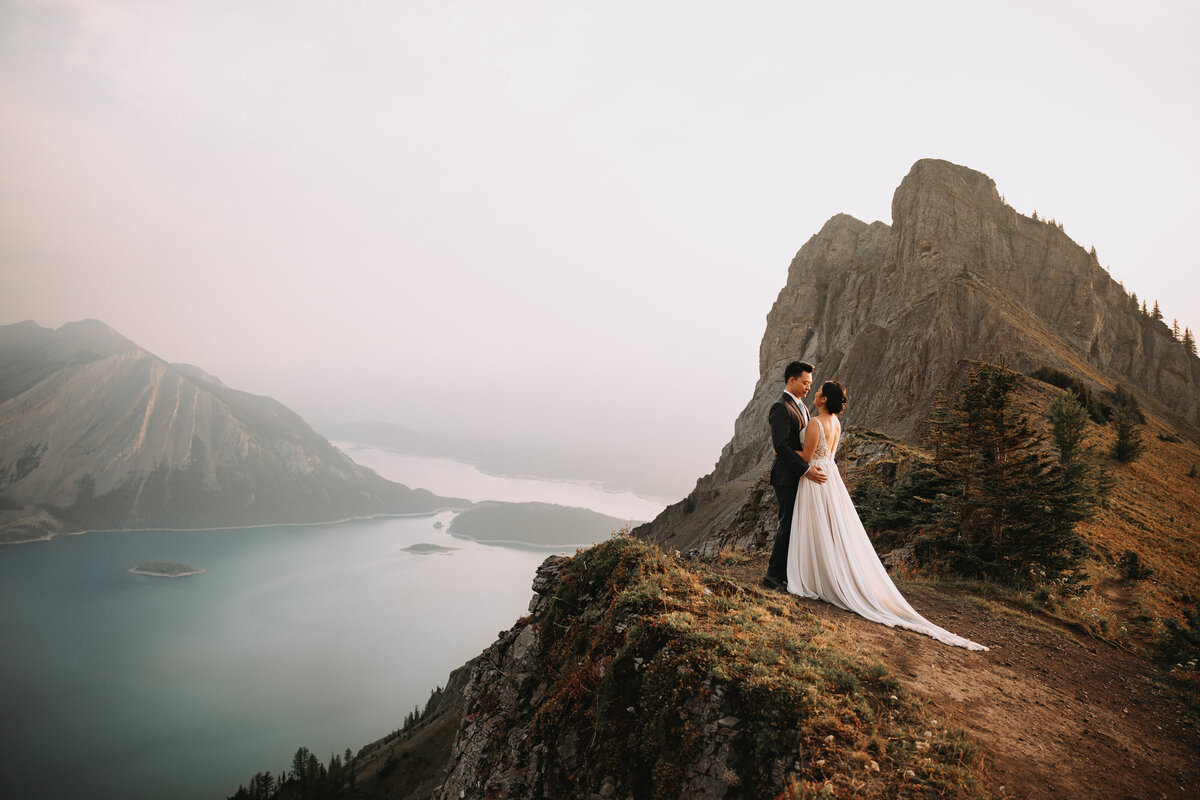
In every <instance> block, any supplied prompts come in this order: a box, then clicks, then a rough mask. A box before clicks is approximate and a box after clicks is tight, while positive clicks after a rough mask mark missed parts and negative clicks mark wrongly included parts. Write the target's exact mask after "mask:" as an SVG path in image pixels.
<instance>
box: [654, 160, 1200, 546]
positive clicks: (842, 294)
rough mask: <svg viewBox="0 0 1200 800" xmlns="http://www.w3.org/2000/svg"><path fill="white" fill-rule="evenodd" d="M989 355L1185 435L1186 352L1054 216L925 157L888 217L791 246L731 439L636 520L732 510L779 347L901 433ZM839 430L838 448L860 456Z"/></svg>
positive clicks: (831, 226) (1199, 414)
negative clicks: (1103, 397)
mask: <svg viewBox="0 0 1200 800" xmlns="http://www.w3.org/2000/svg"><path fill="white" fill-rule="evenodd" d="M997 358H1003V359H1005V360H1006V362H1007V365H1008V366H1009V367H1010V368H1012V369H1015V370H1018V371H1021V372H1025V373H1028V372H1030V371H1032V370H1035V369H1037V368H1038V367H1043V366H1046V367H1051V368H1054V369H1056V370H1059V371H1062V372H1065V373H1067V374H1068V375H1070V376H1073V377H1075V378H1078V379H1079V380H1081V381H1082V382H1083V383H1084V384H1086V385H1088V386H1089V387H1091V388H1092V389H1093V390H1094V391H1096V392H1098V393H1101V394H1103V393H1106V392H1110V391H1112V390H1114V389H1115V388H1116V387H1118V386H1121V387H1123V388H1124V389H1126V390H1128V391H1130V392H1131V393H1132V394H1133V395H1134V396H1135V397H1136V398H1137V399H1138V401H1139V402H1141V404H1142V405H1143V407H1145V408H1146V410H1147V412H1148V413H1150V414H1152V415H1153V417H1154V418H1156V419H1158V420H1161V421H1162V422H1163V424H1165V425H1167V426H1169V427H1170V428H1171V429H1172V430H1175V431H1177V432H1179V433H1180V434H1181V435H1183V436H1185V437H1189V438H1191V439H1192V440H1193V441H1200V438H1198V437H1200V433H1198V429H1200V390H1198V388H1197V387H1200V359H1197V358H1196V357H1195V356H1192V355H1190V354H1189V353H1188V352H1187V351H1186V349H1185V348H1184V346H1183V345H1182V344H1180V343H1179V342H1178V341H1176V340H1175V339H1174V337H1173V336H1172V335H1171V330H1170V329H1169V328H1168V327H1167V326H1166V325H1165V324H1163V323H1162V322H1161V321H1158V320H1154V319H1152V318H1150V317H1148V316H1146V315H1144V314H1142V313H1141V311H1140V309H1139V306H1138V304H1137V302H1136V301H1135V300H1134V299H1133V298H1132V297H1131V296H1130V295H1129V294H1127V293H1126V290H1125V289H1124V288H1123V287H1122V286H1121V285H1119V284H1118V283H1117V281H1115V280H1114V279H1113V278H1112V277H1111V276H1110V275H1109V274H1108V273H1107V272H1106V271H1105V270H1104V269H1103V268H1102V267H1101V266H1100V264H1099V263H1098V262H1097V260H1096V258H1094V257H1093V256H1092V255H1091V254H1090V253H1089V252H1088V251H1086V250H1084V248H1082V247H1080V246H1079V245H1078V244H1076V243H1075V242H1073V241H1072V240H1071V239H1070V237H1068V236H1067V235H1066V233H1064V232H1063V230H1062V229H1061V228H1060V227H1058V225H1057V224H1055V223H1053V222H1047V221H1045V220H1038V219H1034V218H1031V217H1026V216H1024V215H1022V214H1019V213H1017V211H1015V210H1014V209H1013V208H1012V207H1011V206H1009V205H1007V204H1006V203H1005V202H1004V200H1003V199H1002V198H1001V196H1000V194H999V193H998V192H997V191H996V185H995V182H994V181H992V179H991V178H989V177H988V176H986V175H984V174H983V173H980V172H976V171H975V170H972V169H968V168H966V167H961V166H958V165H955V164H951V163H949V162H946V161H939V160H933V159H926V160H922V161H918V162H917V163H916V164H914V165H913V167H912V169H911V171H910V172H909V174H908V175H907V176H906V177H905V178H904V180H903V182H902V183H901V184H900V186H899V188H897V189H896V192H895V195H894V196H893V199H892V224H891V225H890V226H888V225H885V224H884V223H882V222H874V223H872V224H870V225H868V224H867V223H865V222H861V221H859V220H857V219H854V218H853V217H850V216H847V215H845V214H839V215H837V216H834V217H833V218H832V219H830V220H829V221H828V222H827V223H825V225H824V227H822V229H821V230H820V232H819V233H817V234H816V235H815V236H813V237H812V238H811V239H809V241H808V242H807V243H805V245H804V246H803V247H802V248H801V249H800V251H799V252H798V253H797V254H796V256H795V258H794V259H793V260H792V263H791V266H790V267H789V269H788V276H787V283H786V285H785V286H784V287H783V289H782V290H781V291H780V293H779V296H778V298H777V299H776V301H775V304H774V306H773V307H772V308H771V311H770V313H769V314H768V315H767V325H766V330H765V332H764V334H763V339H762V344H761V346H760V350H759V378H758V382H757V384H756V385H755V387H754V391H753V395H752V397H751V399H750V402H749V403H747V404H746V407H745V409H744V410H743V411H742V413H741V414H740V415H739V416H738V418H737V420H736V422H735V423H734V434H733V438H732V440H731V441H730V442H729V443H728V444H727V445H726V446H725V447H724V449H723V450H722V452H721V457H720V460H719V461H718V463H717V465H716V467H715V468H714V470H713V472H712V473H710V474H709V475H707V476H705V477H703V478H701V479H700V480H699V481H698V482H697V485H696V488H695V490H694V491H693V492H692V494H691V495H690V496H689V497H688V498H686V499H685V500H683V501H682V502H681V503H679V504H676V505H675V506H671V507H669V508H668V509H667V510H666V511H664V512H663V514H662V515H661V516H660V517H659V518H658V519H657V520H655V521H654V522H652V523H650V524H648V525H645V526H642V527H641V528H639V529H638V535H639V536H643V537H646V538H648V539H652V540H656V541H660V542H662V543H664V544H669V546H671V547H674V548H680V549H684V550H686V549H689V548H692V547H697V546H704V545H705V543H712V542H714V541H715V540H716V538H717V537H719V536H720V535H721V534H722V533H723V532H724V531H726V530H727V529H728V528H729V526H730V525H731V524H733V523H734V519H735V517H736V516H738V515H739V514H741V515H742V516H746V514H745V513H744V505H745V504H746V503H747V502H748V498H749V497H750V495H751V492H752V489H754V488H755V484H757V483H759V482H760V478H761V476H762V474H763V472H764V471H765V470H766V469H767V468H768V467H769V465H770V460H771V457H772V456H771V448H770V445H769V442H768V440H767V428H766V415H767V410H768V408H769V407H770V404H771V403H772V402H773V401H774V400H775V399H776V398H778V397H779V395H780V393H781V392H782V390H783V382H782V374H783V369H784V367H785V366H786V364H787V363H788V362H789V361H792V360H795V359H801V360H804V361H808V362H810V363H812V364H814V365H815V367H816V371H815V376H814V378H815V381H816V383H817V385H819V384H820V383H821V382H822V381H824V380H827V379H829V378H835V379H837V380H839V381H841V382H842V383H843V384H845V385H846V387H847V388H848V390H849V395H850V403H849V407H848V409H847V411H846V413H845V415H844V417H843V419H844V422H846V423H847V425H848V426H854V427H856V428H860V429H862V428H866V429H869V430H870V431H872V432H875V433H876V434H883V435H884V436H885V437H888V438H890V439H892V440H895V441H897V442H900V443H906V444H910V445H911V444H915V443H918V442H919V441H920V438H921V436H922V434H923V426H924V421H925V419H926V417H927V415H928V410H929V407H930V404H931V403H932V401H933V398H934V395H935V393H936V391H937V390H938V388H939V387H944V388H946V389H947V390H953V389H954V388H956V386H957V385H958V383H959V382H960V381H961V379H962V378H963V376H964V375H965V372H966V369H967V367H968V365H969V362H970V361H971V360H973V359H977V360H989V361H990V360H995V359H997ZM815 393H816V392H815V388H814V391H813V392H812V394H810V396H809V398H808V399H809V402H810V403H811V401H812V396H813V395H815ZM849 434H850V432H849V431H848V433H847V437H846V439H847V440H846V445H845V448H844V449H845V450H846V451H847V452H846V453H845V455H846V456H848V457H851V458H853V457H856V456H859V455H865V456H867V457H868V458H869V453H867V454H859V453H856V452H855V450H856V449H858V444H856V442H855V441H854V440H853V437H851V436H850V435H849ZM868 438H870V439H871V441H865V442H864V444H865V446H866V448H867V450H871V449H873V448H874V449H879V448H878V447H877V445H878V444H879V440H880V437H878V436H874V435H873V434H872V436H871V437H868ZM884 449H886V448H884ZM759 488H761V486H760V487H759ZM766 495H767V499H766V500H764V501H763V503H762V504H761V505H762V507H763V508H764V509H766V508H767V507H768V506H771V507H773V503H774V500H773V499H772V498H770V497H769V495H770V491H769V489H768V490H767V491H766ZM759 499H762V498H759ZM769 513H773V511H770V512H769Z"/></svg>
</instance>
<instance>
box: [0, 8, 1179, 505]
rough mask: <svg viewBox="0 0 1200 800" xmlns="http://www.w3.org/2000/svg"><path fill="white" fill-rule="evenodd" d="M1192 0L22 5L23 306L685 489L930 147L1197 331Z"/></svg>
mask: <svg viewBox="0 0 1200 800" xmlns="http://www.w3.org/2000/svg"><path fill="white" fill-rule="evenodd" d="M1197 8H1200V6H1197V5H1196V4H1195V3H1194V2H1170V3H1165V2H1136V3H1135V2H1125V3H1116V2H1100V1H1098V0H1087V2H1048V1H1047V0H1038V2H1010V3H1004V4H996V3H993V4H986V5H985V4H976V3H962V2H945V3H931V2H909V3H897V2H875V3H865V2H862V3H854V2H845V3H831V2H824V3H802V2H780V3H770V2H762V3H733V2H728V3H716V2H698V1H697V0H687V1H686V2H652V1H648V0H639V1H638V2H614V1H613V0H605V2H566V1H565V0H548V1H547V2H524V1H512V2H496V1H495V0H478V1H476V2H461V1H459V2H456V1H455V0H442V1H441V2H411V1H408V0H393V1H392V2H358V1H356V2H340V3H334V2H304V1H300V0H286V2H254V3H246V2H218V1H215V0H204V1H203V2H199V1H197V2H170V1H169V0H146V1H145V2H84V0H50V1H47V2H15V3H14V2H0V264H2V265H3V266H2V269H3V274H2V283H0V324H7V323H10V322H16V321H20V320H24V319H33V320H36V321H37V322H38V323H40V324H42V325H45V326H51V327H57V326H59V325H61V324H62V323H64V322H67V321H71V320H76V319H81V318H85V317H94V318H98V319H101V320H103V321H105V322H107V323H108V324H110V325H112V326H113V327H115V328H116V329H117V330H118V331H120V332H121V333H123V334H125V335H126V336H128V337H129V338H131V339H133V340H134V341H136V342H138V343H139V344H141V345H142V346H143V347H146V348H147V349H149V350H151V351H153V352H155V353H157V354H158V355H160V356H162V357H163V358H166V359H168V360H170V361H183V362H189V363H193V364H196V365H198V366H200V367H202V368H204V369H206V370H207V371H209V372H212V373H214V374H215V375H217V376H218V377H220V378H221V379H222V380H224V381H225V382H226V383H227V384H230V385H232V386H235V387H237V388H243V389H247V390H249V391H254V392H258V393H263V394H270V395H272V396H274V397H276V398H278V399H279V400H281V401H283V402H284V403H286V404H288V405H290V406H291V407H293V408H294V409H296V410H297V411H299V412H300V413H301V414H302V415H304V416H305V417H306V418H307V419H309V421H310V422H313V423H314V424H316V425H317V426H321V425H325V424H329V423H336V422H343V421H350V420H355V419H364V418H366V419H382V420H387V421H392V422H396V423H400V424H404V425H408V426H410V427H414V428H423V429H446V430H456V431H463V432H468V433H479V434H485V433H496V434H503V435H512V436H517V437H523V438H525V439H526V440H527V441H528V442H530V443H531V446H534V447H541V448H550V449H554V448H561V449H562V450H565V451H574V452H576V453H578V454H579V456H580V458H583V459H587V458H590V457H591V456H592V455H594V456H595V458H596V463H597V472H598V473H600V472H604V473H606V474H597V475H595V476H594V477H597V478H605V477H607V478H613V477H619V476H614V475H613V474H612V471H613V470H614V469H616V468H615V467H613V466H611V465H612V464H613V463H614V462H620V461H627V462H628V463H630V464H631V465H633V467H634V468H633V469H631V470H630V471H629V473H628V475H629V476H631V477H630V478H629V479H630V480H633V481H635V485H639V486H640V487H641V488H642V489H643V490H645V491H654V492H659V493H666V494H668V495H672V494H673V495H674V497H675V498H677V497H679V496H682V494H684V493H685V492H686V491H687V490H688V489H690V488H691V485H692V482H693V481H694V479H695V478H697V477H699V476H700V475H701V474H703V473H705V472H707V471H708V470H709V469H710V468H711V466H712V464H713V463H714V461H715V460H716V458H717V456H718V455H719V451H720V447H721V446H722V445H723V444H724V443H725V442H726V441H727V440H728V439H729V437H730V435H731V434H732V430H733V420H734V417H735V416H736V414H737V413H738V412H739V411H740V410H741V408H742V406H743V405H744V404H745V403H746V401H747V400H748V399H749V397H750V395H751V390H752V388H753V385H754V382H755V379H756V377H757V370H758V366H757V364H758V343H759V340H760V338H761V336H762V333H763V327H764V321H765V316H766V313H767V311H768V310H769V309H770V306H771V303H772V302H773V301H774V299H775V295H776V294H777V293H778V291H779V289H780V288H781V287H782V286H783V283H784V280H785V277H786V271H787V266H788V263H789V262H790V260H791V258H792V256H793V254H794V253H795V251H796V250H797V249H799V247H800V246H801V245H802V244H803V243H804V242H805V241H806V240H807V239H808V238H809V237H810V236H811V235H812V234H813V233H815V232H816V231H817V230H819V229H820V227H821V225H822V224H823V223H824V222H825V220H827V219H828V218H829V217H831V216H832V215H834V214H836V213H839V212H846V213H849V214H852V215H854V216H856V217H858V218H859V219H862V220H864V221H867V222H870V221H872V220H876V219H880V220H883V221H885V222H890V207H891V198H892V193H893V191H894V190H895V188H896V186H897V185H898V184H899V183H900V181H901V179H902V178H903V177H904V175H905V174H906V173H907V172H908V169H909V167H910V166H911V165H912V163H913V162H914V161H916V160H917V159H919V158H924V157H936V158H945V159H948V160H950V161H954V162H956V163H959V164H964V165H967V166H970V167H972V168H975V169H978V170H981V171H983V172H985V173H987V174H988V175H990V176H991V177H992V178H994V179H995V180H996V183H997V185H998V188H999V190H1000V191H1001V192H1002V193H1003V194H1004V195H1005V196H1006V198H1007V199H1008V202H1009V203H1010V204H1012V205H1013V206H1014V207H1015V208H1016V209H1017V210H1019V211H1022V212H1024V213H1030V212H1032V211H1034V210H1035V209H1036V210H1037V211H1038V212H1039V214H1041V215H1043V216H1049V217H1054V218H1055V219H1058V220H1061V221H1063V222H1064V224H1065V230H1066V232H1067V233H1068V234H1069V235H1070V236H1072V238H1074V239H1075V240H1076V241H1078V242H1079V243H1080V244H1082V245H1083V246H1085V247H1091V246H1093V245H1094V246H1095V247H1096V248H1097V250H1098V251H1099V254H1100V260H1101V263H1103V264H1106V265H1110V267H1111V270H1112V273H1113V275H1114V276H1115V277H1117V278H1118V279H1122V280H1123V281H1124V282H1125V285H1126V287H1127V288H1129V289H1132V290H1133V291H1136V292H1137V293H1138V295H1139V296H1140V297H1147V298H1150V299H1151V300H1153V299H1154V298H1158V299H1159V301H1160V303H1161V306H1162V309H1163V311H1164V313H1165V314H1166V317H1167V320H1168V322H1169V321H1170V320H1171V318H1172V317H1178V318H1179V320H1180V324H1181V325H1183V324H1187V325H1190V326H1191V327H1192V328H1193V330H1195V329H1197V328H1200V269H1198V267H1200V263H1198V262H1200V259H1198V258H1197V256H1196V242H1195V239H1196V235H1195V229H1196V220H1197V219H1200V157H1198V156H1200V149H1198V147H1197V144H1196V142H1197V141H1198V140H1200V139H1198V133H1197V132H1198V131H1200V87H1198V86H1197V78H1198V77H1200V56H1198V55H1197V53H1198V52H1200V48H1197V46H1196V43H1197V41H1200V12H1198V11H1197V10H1196V9H1197ZM602 465H604V466H602Z"/></svg>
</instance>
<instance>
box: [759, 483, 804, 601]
mask: <svg viewBox="0 0 1200 800" xmlns="http://www.w3.org/2000/svg"><path fill="white" fill-rule="evenodd" d="M771 488H772V489H774V490H775V502H777V503H778V504H779V532H778V533H776V534H775V545H774V546H773V547H772V548H771V561H770V563H768V564H767V575H768V576H769V577H772V578H776V579H778V580H781V581H786V580H787V553H788V542H789V541H790V540H791V538H792V511H793V510H794V509H795V508H796V492H798V491H799V490H800V485H799V484H798V483H796V484H792V485H791V486H772V487H771Z"/></svg>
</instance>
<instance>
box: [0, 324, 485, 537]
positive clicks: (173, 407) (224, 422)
mask: <svg viewBox="0 0 1200 800" xmlns="http://www.w3.org/2000/svg"><path fill="white" fill-rule="evenodd" d="M447 505H465V503H464V502H462V501H455V500H449V499H447V498H442V497H438V496H436V495H433V494H431V493H430V492H427V491H425V490H423V489H410V488H408V487H406V486H402V485H400V484H397V483H393V482H391V481H387V480H384V479H383V478H381V477H379V476H378V475H376V474H375V473H374V472H372V471H370V470H368V469H365V468H363V467H360V466H358V465H356V464H355V463H354V462H353V461H351V460H350V459H349V458H348V457H347V456H346V455H345V454H343V453H342V452H341V451H339V450H337V449H336V448H335V447H333V446H332V445H331V444H329V442H328V441H326V440H325V439H324V438H322V437H321V436H319V435H318V434H316V433H315V432H314V431H313V430H312V429H311V428H310V427H309V426H308V425H307V424H305V422H304V421H303V420H302V419H300V417H299V416H297V415H296V414H295V413H293V412H292V411H290V410H289V409H287V408H286V407H284V406H283V405H281V404H280V403H278V402H276V401H275V400H272V399H270V398H268V397H260V396H256V395H252V394H247V393H245V392H239V391H236V390H234V389H230V388H228V387H226V386H224V385H222V384H221V382H220V381H218V380H217V379H216V378H213V377H212V376H210V375H207V374H206V373H204V372H203V371H202V370H200V369H198V368H196V367H192V366H190V365H175V364H169V363H167V362H165V361H163V360H162V359H160V358H158V357H157V356H155V355H153V354H152V353H149V352H147V351H146V350H143V349H142V348H140V347H138V346H137V345H136V344H134V343H133V342H131V341H129V340H128V339H126V338H124V337H122V336H121V335H120V334H118V333H117V332H116V331H114V330H112V329H111V328H109V327H108V326H107V325H104V324H103V323H101V322H97V321H95V320H85V321H83V322H77V323H71V324H68V325H64V326H62V327H61V328H59V329H58V330H48V329H45V328H41V327H40V326H38V325H36V324H35V323H32V322H23V323H19V324H16V325H8V326H4V327H0V539H3V540H8V541H13V540H23V539H30V538H40V537H43V536H46V535H50V534H53V533H58V532H64V531H78V530H84V529H96V528H135V527H136V528H146V527H172V528H181V527H216V526H241V525H256V524H267V523H280V522H326V521H333V520H337V519H342V518H346V517H350V516H358V515H364V514H373V513H409V512H423V511H431V510H434V509H436V508H439V507H444V506H447Z"/></svg>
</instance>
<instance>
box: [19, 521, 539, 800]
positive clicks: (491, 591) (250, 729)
mask: <svg viewBox="0 0 1200 800" xmlns="http://www.w3.org/2000/svg"><path fill="white" fill-rule="evenodd" d="M451 516H452V515H450V514H442V515H439V516H436V517H412V518H384V519H375V520H361V521H353V522H346V523H340V524H337V525H328V526H311V527H304V526H281V527H271V528H251V529H237V530H224V531H193V532H173V531H141V532H127V533H115V532H113V533H89V534H86V535H83V536H68V537H59V538H56V539H54V540H51V541H49V542H38V543H31V544H23V545H12V546H7V547H4V548H3V549H2V550H0V796H2V797H5V798H10V797H11V798H72V797H81V798H82V797H87V798H98V799H102V798H181V799H186V798H223V797H226V796H228V795H229V794H232V793H233V791H234V790H235V789H236V788H237V786H238V784H239V783H245V782H246V781H247V779H249V777H250V776H251V775H252V774H253V773H255V772H257V771H260V770H262V771H266V770H269V771H271V773H272V774H278V773H279V772H281V771H284V770H286V768H287V767H288V766H289V765H290V763H291V757H292V755H293V753H295V751H296V749H297V748H298V747H300V746H305V747H308V748H309V749H310V750H312V751H313V752H314V753H316V754H317V755H318V756H319V757H320V758H321V759H322V760H323V761H324V760H327V759H328V757H329V755H330V754H331V753H342V752H344V751H345V749H346V748H347V747H350V748H352V749H354V750H357V749H358V748H359V747H360V746H361V745H364V744H366V743H368V742H370V741H372V740H374V739H376V738H379V737H381V736H383V735H385V734H387V733H389V732H390V731H392V730H395V729H396V728H398V727H400V726H401V724H402V723H403V720H404V715H405V714H406V713H407V712H409V711H411V710H412V709H413V707H414V706H416V705H420V706H424V703H425V701H426V699H427V698H428V696H429V692H430V690H431V689H432V688H433V687H434V686H436V685H439V684H440V685H444V684H445V682H446V677H447V675H448V674H449V672H450V670H452V669H454V668H455V667H458V666H460V665H461V664H462V663H463V662H465V661H466V660H468V659H469V658H472V657H474V656H475V655H478V654H479V652H480V651H481V650H482V649H483V648H484V647H486V646H487V645H488V644H490V643H491V642H492V640H493V639H494V638H495V637H496V634H497V632H499V631H501V630H503V629H506V628H508V627H510V626H511V625H512V623H513V622H514V621H515V620H516V619H517V618H518V617H520V616H521V615H523V614H524V613H526V609H527V606H528V603H529V598H530V596H531V590H530V583H531V582H532V580H533V575H534V571H535V569H536V567H537V565H538V564H540V563H541V562H542V560H543V559H544V558H545V556H546V555H547V551H544V550H543V551H535V550H519V549H512V548H505V547H492V546H487V545H481V544H477V543H474V542H470V541H465V540H461V539H455V538H452V537H450V536H449V535H448V534H446V533H445V532H444V530H436V529H435V528H434V523H435V522H437V521H439V520H440V521H442V522H443V524H446V525H448V524H449V521H450V519H451ZM419 542H431V543H436V544H442V545H446V546H453V547H458V548H461V549H459V550H458V551H456V552H454V553H451V554H449V555H418V554H413V553H408V552H404V551H403V549H402V548H404V547H407V546H408V545H411V544H416V543H419ZM147 561H177V562H182V563H185V564H188V565H190V566H193V567H197V568H199V569H203V570H205V572H204V573H203V574H201V575H193V576H188V577H183V578H156V577H149V576H142V575H133V574H130V573H129V572H128V570H129V569H130V568H132V567H134V566H137V565H138V564H141V563H144V562H147Z"/></svg>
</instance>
